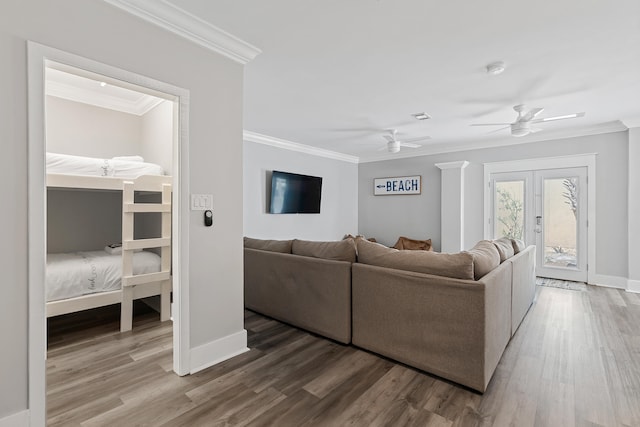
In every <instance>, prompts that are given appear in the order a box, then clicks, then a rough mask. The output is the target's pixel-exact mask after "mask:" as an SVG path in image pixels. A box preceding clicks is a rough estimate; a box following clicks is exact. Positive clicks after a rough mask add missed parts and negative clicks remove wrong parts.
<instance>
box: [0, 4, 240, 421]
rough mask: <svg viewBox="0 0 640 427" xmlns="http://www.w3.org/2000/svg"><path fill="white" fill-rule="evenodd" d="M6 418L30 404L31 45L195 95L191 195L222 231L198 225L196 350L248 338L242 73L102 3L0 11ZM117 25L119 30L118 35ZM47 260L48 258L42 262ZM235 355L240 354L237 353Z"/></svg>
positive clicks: (1, 373)
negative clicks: (207, 200)
mask: <svg viewBox="0 0 640 427" xmlns="http://www.w3.org/2000/svg"><path fill="white" fill-rule="evenodd" d="M0 28H1V29H2V30H1V31H0V63H2V64H3V66H2V67H0V117H1V118H0V121H1V122H0V140H2V141H3V145H2V149H3V155H2V156H0V177H1V178H2V181H3V182H5V183H9V185H3V186H2V188H1V189H0V198H1V199H2V200H3V201H4V202H5V204H6V205H7V206H10V209H9V208H8V209H4V210H3V212H2V219H3V220H2V221H0V235H2V237H3V239H4V241H5V242H7V245H8V246H7V249H6V250H5V251H3V256H2V257H0V269H1V270H2V271H3V275H4V276H3V280H2V289H3V297H2V299H0V340H2V342H3V343H5V344H6V345H3V346H2V351H1V353H2V363H1V364H0V378H1V379H2V381H0V419H2V418H4V417H7V416H9V415H11V414H15V413H19V412H22V411H24V410H25V409H27V408H28V397H27V393H28V371H27V360H28V345H27V342H28V329H27V319H28V311H27V308H28V306H27V300H28V293H27V283H28V281H27V275H28V267H27V253H28V249H29V248H28V247H27V237H28V236H27V212H28V197H27V179H28V176H29V175H28V163H27V146H28V144H27V141H28V139H27V129H28V122H27V115H28V105H27V40H32V41H34V42H37V43H41V44H44V45H47V46H51V47H54V48H57V49H61V50H64V51H67V52H70V53H73V54H76V55H80V56H83V57H86V58H90V59H92V60H95V61H99V62H102V63H106V64H109V65H112V66H115V67H118V68H121V69H125V70H130V71H133V72H135V73H138V74H141V75H144V76H148V77H151V78H153V79H156V80H160V81H163V82H167V83H170V84H172V85H175V86H178V87H182V88H185V89H187V90H189V92H190V104H189V107H190V111H189V120H190V123H189V138H190V155H189V169H188V171H187V174H188V176H189V180H190V191H192V192H194V193H202V194H212V195H213V200H214V210H215V212H216V225H215V226H214V227H212V228H205V227H204V225H203V224H202V214H201V212H190V211H188V210H187V209H186V208H185V210H184V211H183V212H182V214H183V215H185V217H187V218H189V219H190V224H191V225H190V230H189V235H188V236H186V238H187V239H188V242H189V249H190V257H189V262H190V264H189V292H190V293H189V296H190V301H191V305H190V312H189V316H190V323H191V333H190V337H189V338H190V345H191V347H192V348H194V347H198V346H201V345H205V344H209V343H215V342H218V340H220V339H223V338H225V337H227V336H232V335H234V334H237V333H242V331H243V330H244V324H243V298H242V280H243V276H242V274H243V273H242V271H243V268H242V235H243V232H242V91H243V89H242V87H243V66H242V65H240V64H238V63H236V62H233V61H232V60H230V59H227V58H225V57H222V56H221V55H218V54H215V53H213V52H211V51H209V50H206V49H204V48H202V47H200V46H197V45H195V44H193V43H190V42H188V41H187V40H185V39H182V38H180V37H178V36H176V35H173V34H172V33H169V32H167V31H165V30H163V29H161V28H158V27H156V26H154V25H152V24H149V23H147V22H145V21H143V20H141V19H139V18H136V17H134V16H130V15H128V14H126V13H125V12H122V11H120V10H119V9H117V8H114V7H112V6H110V5H109V4H107V3H106V2H102V1H86V0H65V1H64V2H51V1H46V0H20V1H15V0H14V1H8V2H3V7H2V13H1V14H0ZM114 28H117V31H114ZM43 262H44V260H43ZM234 350H235V349H234Z"/></svg>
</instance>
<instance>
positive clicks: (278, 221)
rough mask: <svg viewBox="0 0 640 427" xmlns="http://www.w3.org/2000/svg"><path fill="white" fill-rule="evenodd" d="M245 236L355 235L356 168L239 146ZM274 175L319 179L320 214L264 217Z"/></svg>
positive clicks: (266, 148) (328, 237)
mask: <svg viewBox="0 0 640 427" xmlns="http://www.w3.org/2000/svg"><path fill="white" fill-rule="evenodd" d="M243 158H244V234H245V236H249V237H255V238H265V239H291V238H297V239H305V240H336V239H341V238H342V237H343V236H344V235H345V234H348V233H351V234H354V233H356V232H357V230H358V213H357V209H358V185H357V180H358V165H357V164H355V163H348V162H344V161H340V160H333V159H328V158H324V157H318V156H314V155H310V154H304V153H299V152H295V151H291V150H284V149H281V148H275V147H271V146H267V145H263V144H257V143H254V142H248V141H245V142H244V154H243ZM273 170H279V171H284V172H293V173H299V174H303V175H313V176H321V177H322V199H321V206H320V213H319V214H278V215H274V214H269V213H267V212H268V209H269V199H268V198H267V195H268V194H269V193H270V190H271V181H270V180H267V176H269V177H270V175H268V173H270V172H272V171H273Z"/></svg>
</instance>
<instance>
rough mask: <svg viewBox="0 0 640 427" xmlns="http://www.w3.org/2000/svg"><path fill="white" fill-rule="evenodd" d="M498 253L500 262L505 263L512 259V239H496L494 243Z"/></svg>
mask: <svg viewBox="0 0 640 427" xmlns="http://www.w3.org/2000/svg"><path fill="white" fill-rule="evenodd" d="M493 244H494V245H495V247H496V249H497V250H498V253H499V254H500V262H501V263H503V262H505V261H506V260H508V259H509V258H511V257H512V256H513V255H514V254H513V252H514V251H513V243H512V242H511V239H509V238H506V237H501V238H500V239H496V240H494V241H493Z"/></svg>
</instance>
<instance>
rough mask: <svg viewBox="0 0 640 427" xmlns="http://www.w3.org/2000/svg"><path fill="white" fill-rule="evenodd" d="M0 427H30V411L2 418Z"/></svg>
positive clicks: (26, 410)
mask: <svg viewBox="0 0 640 427" xmlns="http://www.w3.org/2000/svg"><path fill="white" fill-rule="evenodd" d="M0 427H29V410H28V409H25V410H24V411H22V412H17V413H15V414H13V415H9V416H8V417H4V418H0Z"/></svg>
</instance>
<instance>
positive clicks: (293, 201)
mask: <svg viewBox="0 0 640 427" xmlns="http://www.w3.org/2000/svg"><path fill="white" fill-rule="evenodd" d="M321 196H322V178H321V177H319V176H308V175H299V174H297V173H289V172H280V171H273V173H272V174H271V200H270V202H269V213H272V214H286V213H320V198H321Z"/></svg>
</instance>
